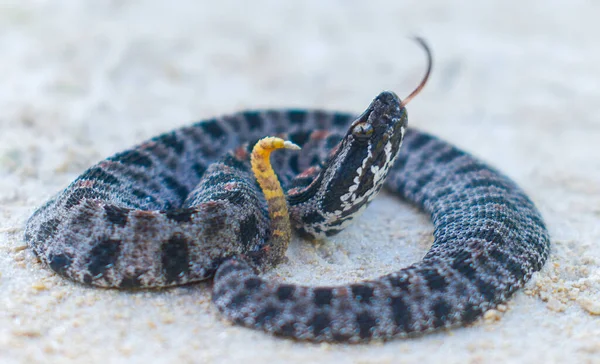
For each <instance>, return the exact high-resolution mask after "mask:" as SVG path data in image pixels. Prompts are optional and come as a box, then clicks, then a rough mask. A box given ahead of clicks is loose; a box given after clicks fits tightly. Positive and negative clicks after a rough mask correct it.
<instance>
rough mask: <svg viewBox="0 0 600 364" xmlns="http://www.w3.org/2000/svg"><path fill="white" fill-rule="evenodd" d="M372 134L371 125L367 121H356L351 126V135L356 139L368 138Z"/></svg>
mask: <svg viewBox="0 0 600 364" xmlns="http://www.w3.org/2000/svg"><path fill="white" fill-rule="evenodd" d="M372 134H373V125H371V124H369V123H358V124H356V125H355V126H354V127H353V128H352V135H354V136H355V137H356V138H357V139H360V140H364V139H368V138H369V137H370V136H371V135H372Z"/></svg>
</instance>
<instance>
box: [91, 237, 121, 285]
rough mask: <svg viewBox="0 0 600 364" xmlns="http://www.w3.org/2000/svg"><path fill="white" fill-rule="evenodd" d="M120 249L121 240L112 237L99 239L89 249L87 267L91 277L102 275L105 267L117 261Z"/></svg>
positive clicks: (109, 266) (107, 267)
mask: <svg viewBox="0 0 600 364" xmlns="http://www.w3.org/2000/svg"><path fill="white" fill-rule="evenodd" d="M120 251H121V241H120V240H113V239H104V240H100V241H99V242H98V244H96V246H94V248H92V250H91V251H90V254H89V258H88V259H89V260H88V263H87V268H88V271H89V272H90V274H91V275H92V277H93V278H99V277H102V275H104V273H105V272H106V270H107V269H109V268H111V267H112V266H114V265H115V263H116V262H117V259H118V257H119V253H120Z"/></svg>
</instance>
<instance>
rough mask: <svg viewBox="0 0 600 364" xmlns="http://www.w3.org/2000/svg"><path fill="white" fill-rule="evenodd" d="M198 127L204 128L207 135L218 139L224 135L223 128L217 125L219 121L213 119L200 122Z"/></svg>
mask: <svg viewBox="0 0 600 364" xmlns="http://www.w3.org/2000/svg"><path fill="white" fill-rule="evenodd" d="M198 125H200V127H201V128H202V130H204V131H205V132H206V133H207V134H208V135H210V136H211V137H212V138H214V139H220V138H222V137H224V136H225V135H226V132H225V130H223V128H222V127H221V125H219V122H218V121H217V120H215V119H211V120H207V121H204V122H201V123H200V124H198Z"/></svg>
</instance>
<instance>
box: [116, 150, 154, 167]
mask: <svg viewBox="0 0 600 364" xmlns="http://www.w3.org/2000/svg"><path fill="white" fill-rule="evenodd" d="M108 160H111V161H116V162H121V163H123V164H127V165H132V166H139V167H144V168H150V167H152V159H150V157H148V156H147V155H144V154H142V153H141V152H140V151H137V150H135V149H132V150H127V151H125V152H123V153H119V154H117V155H115V156H114V157H111V158H108Z"/></svg>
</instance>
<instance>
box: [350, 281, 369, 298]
mask: <svg viewBox="0 0 600 364" xmlns="http://www.w3.org/2000/svg"><path fill="white" fill-rule="evenodd" d="M350 288H351V290H352V295H353V296H354V299H355V300H357V301H358V302H370V301H371V298H372V297H373V292H374V289H373V288H372V287H369V286H367V285H364V284H353V285H351V286H350Z"/></svg>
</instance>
